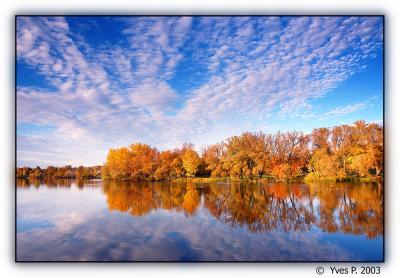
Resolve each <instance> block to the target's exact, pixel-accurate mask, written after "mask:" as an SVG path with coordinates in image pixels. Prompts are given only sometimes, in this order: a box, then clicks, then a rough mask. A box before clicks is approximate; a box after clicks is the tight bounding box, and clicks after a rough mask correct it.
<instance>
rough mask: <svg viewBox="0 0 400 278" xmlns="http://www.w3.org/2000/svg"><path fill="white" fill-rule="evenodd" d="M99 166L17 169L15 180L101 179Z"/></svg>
mask: <svg viewBox="0 0 400 278" xmlns="http://www.w3.org/2000/svg"><path fill="white" fill-rule="evenodd" d="M101 168H102V167H101V166H91V167H84V166H79V167H72V166H71V165H68V166H63V167H55V166H49V167H47V168H44V169H41V168H40V167H36V168H30V167H19V168H17V173H16V175H17V178H34V179H49V180H51V179H58V178H60V179H94V178H101Z"/></svg>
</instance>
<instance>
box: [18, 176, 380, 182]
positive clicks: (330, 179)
mask: <svg viewBox="0 0 400 278" xmlns="http://www.w3.org/2000/svg"><path fill="white" fill-rule="evenodd" d="M15 178H16V179H26V180H35V181H52V180H53V181H57V180H78V181H84V180H102V181H128V182H157V183H168V182H169V183H187V182H192V183H193V182H194V183H221V182H248V183H285V184H291V183H299V182H303V183H308V184H310V183H315V182H318V183H332V182H334V183H341V182H352V183H369V182H383V180H384V177H383V176H377V177H361V178H360V177H354V176H353V177H352V176H350V177H344V178H339V177H319V178H315V177H313V178H307V176H302V177H297V178H295V179H292V180H286V181H282V180H277V179H275V178H273V177H267V178H258V179H247V178H241V179H240V178H230V177H223V178H222V177H219V178H215V177H195V178H184V177H181V178H175V179H170V180H159V181H156V180H133V179H103V178H101V177H93V178H74V177H68V178H62V177H57V178H52V179H46V178H29V177H21V176H20V177H18V176H16V177H15Z"/></svg>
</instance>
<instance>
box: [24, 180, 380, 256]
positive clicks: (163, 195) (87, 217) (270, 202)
mask: <svg viewBox="0 0 400 278" xmlns="http://www.w3.org/2000/svg"><path fill="white" fill-rule="evenodd" d="M16 224H17V259H18V260H21V261H321V260H322V261H349V260H350V261H354V260H362V261H377V260H382V259H383V188H382V185H381V184H379V183H365V184H363V183H360V184H350V183H340V184H329V183H321V184H311V185H308V184H279V183H273V184H256V183H216V184H195V183H137V182H136V183H135V182H115V181H104V182H103V181H101V180H89V181H79V182H77V181H73V180H72V181H71V180H57V181H53V182H39V181H28V180H24V179H18V180H17V223H16Z"/></svg>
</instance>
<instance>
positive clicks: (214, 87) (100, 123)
mask: <svg viewBox="0 0 400 278" xmlns="http://www.w3.org/2000/svg"><path fill="white" fill-rule="evenodd" d="M120 21H122V22H123V24H124V26H125V27H124V28H122V29H121V34H118V35H120V36H121V42H120V43H116V44H113V45H110V44H107V43H105V44H104V46H102V48H101V49H97V48H95V47H94V46H93V45H92V44H90V43H88V42H86V41H85V40H84V39H79V40H77V37H79V36H77V34H74V30H73V29H71V28H70V26H69V25H68V22H67V21H66V20H65V19H63V18H61V17H60V18H57V19H56V20H50V19H48V18H41V17H39V18H28V17H18V21H17V55H18V61H19V62H21V63H27V64H29V65H30V66H32V67H34V68H35V69H36V70H37V71H38V72H39V73H40V74H42V75H43V76H45V78H46V80H47V82H48V83H49V85H51V86H52V87H54V89H51V90H50V89H48V88H40V89H38V88H33V87H19V88H18V92H17V103H18V107H17V121H18V124H21V123H37V124H44V125H46V124H47V125H52V126H55V128H54V131H53V132H51V133H50V134H46V136H43V137H41V138H36V139H35V140H36V141H35V143H33V141H30V140H32V139H31V138H27V137H21V135H19V134H18V136H19V139H21V140H22V139H23V140H22V141H21V140H19V141H18V143H17V150H18V160H19V161H28V160H30V161H35V162H36V163H38V164H48V163H47V162H48V161H49V160H51V158H50V157H47V158H45V157H44V156H42V155H40V154H39V153H35V154H32V153H31V154H29V155H28V151H30V150H31V149H32V148H33V147H35V150H40V151H42V152H43V153H51V152H54V153H57V152H60V156H59V157H60V159H57V163H59V164H66V163H67V162H66V163H63V162H62V159H63V156H64V159H65V160H66V161H80V163H83V164H87V165H88V164H94V163H96V164H97V163H102V162H103V161H104V158H105V153H106V152H107V149H108V148H110V147H116V146H121V145H128V144H130V143H131V142H133V141H142V142H145V143H149V144H152V145H155V146H157V147H162V148H170V147H175V146H178V145H180V144H182V143H184V142H188V141H190V142H193V143H195V144H196V146H197V147H200V146H201V145H205V144H209V143H214V142H217V141H220V140H222V139H224V138H226V137H228V136H231V135H233V134H237V133H240V132H242V131H245V130H260V129H264V128H265V127H266V126H267V125H268V123H269V122H270V120H271V115H272V114H274V113H278V114H277V115H279V117H281V118H285V117H290V116H293V115H300V114H301V115H302V117H304V118H309V117H314V115H313V112H312V111H313V105H312V101H313V100H314V99H316V98H321V97H323V96H325V95H326V94H328V93H329V92H330V91H331V90H332V89H334V88H336V87H337V86H339V85H340V84H341V83H342V82H343V81H344V80H347V79H348V78H349V77H351V76H352V75H353V74H355V73H357V72H359V71H360V70H361V69H362V68H363V67H365V63H366V61H367V59H369V58H371V57H375V56H376V55H377V54H378V53H379V50H381V47H382V26H381V25H379V24H378V23H377V22H376V21H375V19H374V18H370V17H368V18H360V17H357V18H333V17H328V18H322V17H313V18H302V17H294V18H283V19H280V18H278V17H267V18H263V17H257V18H246V17H243V18H242V17H240V18H229V17H222V18H218V17H204V18H196V19H193V18H191V17H181V18H180V17H167V18H146V17H140V18H131V17H129V18H121V19H120ZM194 21H196V22H194ZM194 26H196V28H194ZM371 26H372V28H371ZM79 38H80V37H79ZM349 50H351V51H349ZM183 59H189V60H190V63H189V64H190V65H189V64H186V66H185V67H184V66H183V65H182V64H181V62H182V61H183ZM195 66H196V67H199V70H197V68H189V67H195ZM179 67H181V68H182V67H184V69H185V70H189V74H187V75H183V76H180V79H182V78H183V79H184V82H183V83H185V82H188V83H190V82H192V81H193V80H196V75H197V74H199V73H200V71H201V70H202V69H208V72H207V73H206V75H207V78H206V79H205V81H203V84H200V85H199V86H198V85H196V86H194V87H193V89H189V90H188V92H185V93H184V94H183V93H182V92H180V91H178V89H174V87H173V85H172V83H171V78H172V77H173V76H174V74H175V73H176V72H177V69H178V68H179ZM189 87H190V86H189ZM177 104H179V105H177ZM363 105H364V106H365V104H359V105H358V106H357V105H356V106H354V105H352V106H351V107H350V106H348V107H347V106H344V107H338V108H336V109H333V110H332V111H330V112H328V114H329V113H330V114H329V115H328V114H327V115H326V116H329V117H331V116H334V115H338V114H342V115H343V114H346V113H351V112H352V111H355V110H354V109H358V110H360V109H363V108H364V106H363ZM22 142H23V144H22ZM45 161H46V162H45ZM54 161H56V160H54ZM89 161H90V162H89ZM32 163H33V162H32ZM55 163H56V162H55Z"/></svg>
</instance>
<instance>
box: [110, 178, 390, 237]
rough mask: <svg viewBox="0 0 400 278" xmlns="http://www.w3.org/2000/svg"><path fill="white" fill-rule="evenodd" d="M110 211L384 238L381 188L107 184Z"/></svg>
mask: <svg viewBox="0 0 400 278" xmlns="http://www.w3.org/2000/svg"><path fill="white" fill-rule="evenodd" d="M103 190H104V193H105V194H106V197H107V203H108V207H109V209H110V210H119V211H123V212H129V213H130V214H132V215H134V216H142V215H145V214H148V213H150V212H151V211H153V210H156V209H164V210H174V211H183V212H184V214H185V215H186V216H187V217H191V216H193V215H196V214H197V213H198V212H199V207H204V208H205V211H204V212H205V213H209V214H211V215H213V216H214V217H215V218H216V219H218V220H219V221H221V222H223V223H225V224H227V225H230V226H231V227H235V228H237V227H244V228H247V229H248V230H250V231H252V232H265V231H285V232H289V231H309V230H311V228H312V226H316V227H318V228H320V229H321V230H322V231H326V232H344V233H350V234H357V235H360V234H363V235H366V236H368V237H370V238H373V237H376V236H378V235H382V233H383V199H382V198H383V192H382V185H381V184H376V183H369V184H356V185H354V184H335V185H329V184H328V185H327V184H314V185H306V184H281V183H274V184H263V185H261V184H247V183H229V184H209V185H206V186H204V185H202V186H199V185H196V184H193V183H186V184H185V183H171V184H166V183H137V182H119V181H105V182H104V187H103Z"/></svg>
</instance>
